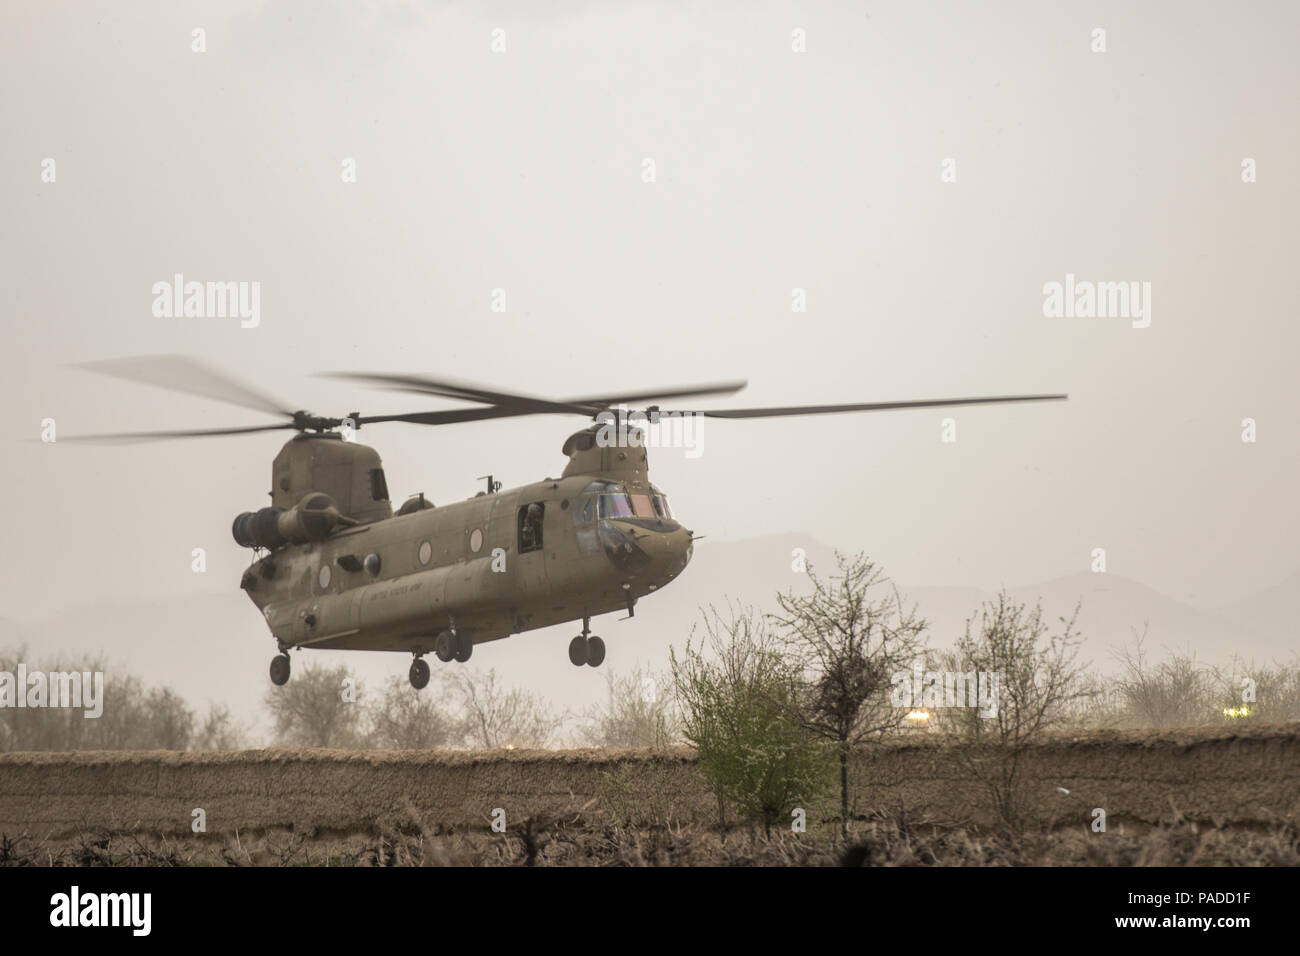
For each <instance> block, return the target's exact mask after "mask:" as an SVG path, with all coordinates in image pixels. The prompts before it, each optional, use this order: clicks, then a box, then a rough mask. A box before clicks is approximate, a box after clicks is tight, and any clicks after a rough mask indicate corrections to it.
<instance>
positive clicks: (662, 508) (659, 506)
mask: <svg viewBox="0 0 1300 956" xmlns="http://www.w3.org/2000/svg"><path fill="white" fill-rule="evenodd" d="M650 500H651V501H653V502H654V506H655V514H656V515H658V516H659V517H660V518H663V519H664V520H665V521H672V520H673V512H672V509H671V508H669V507H668V496H667V495H665V494H664V493H663V492H662V491H660V490H659V489H658V488H655V487H651V489H650Z"/></svg>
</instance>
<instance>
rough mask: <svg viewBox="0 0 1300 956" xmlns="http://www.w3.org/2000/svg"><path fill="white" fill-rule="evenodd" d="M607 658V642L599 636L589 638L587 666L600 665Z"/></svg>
mask: <svg viewBox="0 0 1300 956" xmlns="http://www.w3.org/2000/svg"><path fill="white" fill-rule="evenodd" d="M604 660H605V642H604V641H602V640H601V639H600V638H599V637H589V638H587V666H588V667H599V666H600V665H601V663H602V662H603V661H604Z"/></svg>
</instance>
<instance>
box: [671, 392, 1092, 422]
mask: <svg viewBox="0 0 1300 956" xmlns="http://www.w3.org/2000/svg"><path fill="white" fill-rule="evenodd" d="M1067 398H1069V396H1068V395H1003V396H998V397H994V398H935V399H925V400H921V401H909V402H867V403H863V404H857V405H791V406H786V407H777V408H718V409H709V410H708V411H702V412H678V413H677V414H695V415H703V416H705V417H707V418H783V417H785V416H788V415H829V414H833V413H835V412H879V411H885V410H888V409H900V408H943V407H948V406H954V405H998V404H1006V403H1010V402H1057V401H1064V400H1065V399H1067ZM664 414H667V412H664Z"/></svg>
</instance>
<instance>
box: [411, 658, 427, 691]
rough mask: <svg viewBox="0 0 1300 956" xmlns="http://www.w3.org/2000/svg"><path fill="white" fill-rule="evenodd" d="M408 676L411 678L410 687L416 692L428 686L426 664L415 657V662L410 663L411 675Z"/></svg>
mask: <svg viewBox="0 0 1300 956" xmlns="http://www.w3.org/2000/svg"><path fill="white" fill-rule="evenodd" d="M408 676H410V678H411V686H412V687H414V688H415V689H416V690H424V689H425V688H426V687H428V686H429V665H428V663H427V662H426V661H422V660H420V659H419V658H418V657H417V658H416V659H415V660H413V661H411V673H410V674H409V675H408Z"/></svg>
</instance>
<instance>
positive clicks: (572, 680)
mask: <svg viewBox="0 0 1300 956" xmlns="http://www.w3.org/2000/svg"><path fill="white" fill-rule="evenodd" d="M795 548H802V549H803V550H804V553H805V554H806V556H807V560H809V561H810V562H812V563H813V565H814V566H815V567H816V569H817V571H818V573H826V574H829V573H831V572H832V571H833V570H834V568H835V560H834V554H833V552H832V550H831V549H830V548H828V547H826V546H825V545H822V544H821V543H820V542H817V541H815V540H813V539H811V538H808V537H807V536H803V535H797V534H785V535H772V536H768V537H763V538H755V539H750V540H746V541H732V542H729V541H717V542H714V541H709V540H707V539H706V540H703V541H701V542H700V543H699V544H698V545H697V546H696V551H695V556H694V559H693V561H692V563H691V565H690V567H689V568H688V569H687V571H686V573H684V574H683V575H682V576H681V577H680V578H679V579H678V580H677V581H675V582H674V583H673V584H672V585H671V586H669V587H668V588H666V589H665V590H664V592H663V593H662V594H658V595H651V596H649V597H647V598H644V599H643V600H642V601H641V602H640V604H639V605H638V606H637V613H636V617H635V618H633V619H632V620H618V617H619V615H607V616H605V617H603V618H598V619H596V621H594V622H593V630H594V631H595V632H596V633H599V634H601V635H602V636H603V637H605V639H606V642H607V644H608V645H609V656H608V658H607V662H606V664H605V666H604V667H603V668H602V669H601V672H600V673H599V674H597V673H592V672H591V670H590V669H589V668H575V667H573V666H572V665H571V664H570V663H569V662H568V660H567V657H566V653H565V648H566V647H567V644H568V640H569V638H570V637H572V635H573V634H574V633H576V630H577V628H576V625H564V626H561V627H556V628H550V629H548V630H546V631H538V632H534V633H531V634H525V635H523V636H521V637H516V638H512V639H510V640H506V641H499V642H495V643H493V644H489V645H482V646H480V647H478V648H476V650H475V654H474V661H473V663H474V664H477V665H478V666H480V667H483V668H487V667H494V668H496V670H497V671H498V673H499V674H501V675H502V677H503V678H504V679H505V680H506V682H507V683H509V684H514V685H518V686H527V687H529V688H531V689H533V690H536V691H537V692H539V693H541V694H543V695H544V696H547V697H549V698H551V700H553V701H554V702H556V704H557V706H560V707H561V708H566V707H567V708H568V709H569V710H570V711H572V712H578V711H580V710H582V709H583V708H584V707H587V706H590V705H591V704H594V703H596V702H598V701H600V700H601V699H603V697H604V695H605V683H604V680H603V679H601V676H602V675H603V674H605V673H609V672H610V671H614V672H617V671H620V670H625V669H627V668H629V667H631V666H633V664H636V663H639V664H641V665H643V666H648V667H650V668H652V669H655V670H667V666H668V649H669V647H670V646H676V647H678V648H680V647H681V646H683V645H684V644H685V642H686V639H687V637H688V635H689V634H690V633H691V627H692V625H693V624H695V623H696V622H698V621H699V620H700V611H699V609H700V608H701V607H703V606H707V605H709V604H714V605H717V606H719V607H722V606H725V604H726V602H727V600H728V598H730V599H732V600H737V601H742V602H745V603H749V604H753V605H754V606H755V607H757V608H758V609H759V610H761V611H771V610H774V609H775V602H774V600H773V597H774V595H775V594H776V593H777V592H778V591H784V590H789V589H790V588H802V587H803V586H804V585H805V584H806V580H807V579H806V578H805V577H804V576H802V575H800V574H797V573H795V572H794V571H792V569H791V561H792V558H791V554H792V552H793V550H794V549H795ZM886 570H887V569H886ZM1009 590H1010V591H1011V593H1012V595H1013V596H1014V597H1016V598H1018V599H1020V600H1026V601H1029V602H1031V603H1032V602H1034V601H1037V600H1038V599H1040V598H1041V599H1042V604H1043V610H1044V617H1045V618H1046V619H1047V620H1049V621H1051V622H1053V623H1055V621H1056V618H1058V617H1060V616H1067V617H1068V616H1069V614H1070V613H1071V611H1072V610H1073V609H1074V606H1075V604H1076V603H1081V609H1080V612H1079V618H1078V622H1077V628H1078V630H1079V631H1080V632H1081V633H1082V635H1083V649H1082V653H1081V657H1080V659H1081V660H1082V661H1087V662H1091V664H1092V666H1093V667H1094V668H1096V669H1098V670H1101V671H1111V670H1113V669H1114V668H1115V666H1116V663H1115V659H1114V651H1115V649H1117V648H1119V647H1121V646H1123V645H1125V644H1126V643H1131V642H1132V640H1133V637H1134V634H1135V633H1136V634H1140V633H1141V632H1142V630H1143V627H1144V625H1145V626H1146V628H1147V639H1146V647H1147V650H1148V652H1149V653H1150V655H1151V656H1152V657H1155V658H1159V657H1162V656H1163V655H1164V654H1165V652H1166V650H1170V649H1177V650H1188V651H1191V652H1193V653H1195V654H1196V655H1197V657H1198V658H1199V659H1201V660H1203V661H1206V662H1208V663H1225V662H1226V661H1227V660H1228V659H1229V658H1230V657H1231V656H1232V655H1234V654H1236V655H1238V656H1240V657H1242V658H1244V659H1246V660H1247V661H1250V660H1251V659H1254V661H1256V662H1258V663H1266V662H1269V661H1272V660H1275V659H1278V660H1282V659H1289V658H1290V657H1291V656H1292V655H1294V654H1295V653H1297V651H1300V635H1298V634H1297V626H1296V623H1295V621H1296V618H1295V615H1294V613H1293V608H1292V605H1293V599H1294V597H1295V596H1296V595H1297V594H1300V573H1297V574H1295V575H1292V576H1291V577H1290V578H1289V579H1287V580H1286V581H1284V582H1282V583H1280V584H1278V585H1276V586H1274V587H1270V588H1267V589H1265V590H1263V591H1260V592H1259V594H1257V595H1255V596H1254V597H1252V598H1250V599H1248V600H1246V601H1241V602H1237V603H1235V604H1233V605H1230V606H1227V607H1222V608H1217V609H1201V608H1195V607H1192V606H1190V605H1187V604H1184V603H1182V602H1179V601H1176V600H1173V599H1171V598H1169V597H1166V596H1165V595H1162V594H1160V593H1159V592H1157V591H1155V590H1153V589H1151V588H1149V587H1146V586H1145V585H1143V584H1140V583H1138V582H1136V581H1133V580H1131V579H1128V578H1124V577H1121V576H1119V575H1115V574H1089V573H1083V574H1076V575H1071V576H1068V577H1064V578H1057V579H1054V580H1050V581H1045V582H1043V583H1040V584H1034V585H1029V586H1025V587H1016V588H1011V589H1009ZM900 591H901V592H902V593H903V595H904V597H905V598H906V599H907V600H908V601H909V603H915V604H916V605H917V609H918V611H919V612H920V613H921V614H922V615H923V616H924V617H925V618H926V619H927V620H928V621H929V622H930V643H931V645H932V646H935V647H943V646H948V645H950V644H951V643H952V642H953V640H954V639H955V638H956V637H958V636H959V635H960V634H961V633H962V631H963V628H964V624H965V621H966V619H967V618H969V617H970V616H971V615H972V614H974V613H976V612H977V611H978V610H979V608H980V605H981V604H982V603H983V602H984V601H988V600H991V599H992V598H994V597H995V595H993V594H991V593H986V592H983V591H980V590H978V589H975V588H964V587H936V586H917V587H909V586H906V585H900ZM24 642H25V643H26V644H27V647H28V652H27V662H28V663H29V665H31V666H35V665H36V663H37V662H40V661H44V660H47V659H48V658H50V657H63V658H78V659H80V658H83V657H84V656H85V655H88V654H94V653H100V652H102V653H103V654H105V655H106V656H108V657H109V658H110V659H111V660H112V661H114V662H116V663H117V664H118V665H120V666H122V667H123V668H125V669H126V670H127V671H129V672H131V673H134V674H136V675H137V676H139V677H140V678H141V679H143V680H145V681H146V682H147V683H156V684H170V685H171V686H172V687H174V688H175V689H176V690H177V691H179V692H180V693H182V694H183V695H185V697H186V698H187V699H189V700H190V701H191V703H192V704H194V705H195V706H197V707H198V708H199V709H203V708H204V707H206V702H207V701H209V700H214V701H218V702H222V703H226V704H229V705H230V706H231V707H232V708H233V709H234V710H235V711H236V712H237V713H239V714H240V715H241V716H243V717H245V718H248V719H252V718H254V717H257V718H258V719H260V707H259V704H260V701H261V699H262V697H263V695H264V694H265V693H266V691H267V689H268V688H269V687H270V681H269V680H268V678H267V674H266V668H267V664H268V662H269V661H270V659H271V657H272V655H273V654H274V653H275V645H274V642H273V641H272V640H271V638H270V636H269V634H268V632H267V630H266V627H265V625H264V624H263V622H262V618H261V615H260V614H259V613H258V612H257V610H256V609H255V608H254V607H253V605H252V604H251V603H250V602H249V601H248V600H247V598H246V597H245V596H244V594H243V593H242V592H241V591H239V590H238V587H237V582H231V589H230V591H229V592H227V593H221V594H198V595H186V596H166V595H161V596H159V597H157V598H156V599H153V600H145V601H139V602H130V603H128V602H101V603H96V604H89V605H83V606H79V607H75V608H70V609H68V610H66V611H63V612H61V613H59V614H56V615H53V616H51V617H47V618H43V619H39V620H32V621H23V622H17V621H13V620H0V648H4V649H10V648H13V647H14V646H15V645H17V644H21V643H24ZM295 657H296V660H295V664H296V665H297V666H301V664H302V663H305V662H306V661H310V660H320V661H322V662H324V663H327V664H330V665H336V664H339V663H345V664H347V666H348V667H349V668H353V669H354V670H355V672H356V674H357V675H358V676H360V677H361V678H362V679H363V680H364V681H366V682H367V683H368V684H369V685H370V686H376V685H377V684H379V683H381V682H382V681H383V680H385V679H386V678H388V677H389V676H391V675H399V676H404V675H405V673H406V668H407V659H406V658H405V657H403V656H400V655H389V654H349V653H344V652H321V651H316V652H306V651H304V652H302V653H300V654H298V655H295ZM433 663H435V664H436V663H437V662H433ZM447 666H459V665H447Z"/></svg>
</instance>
